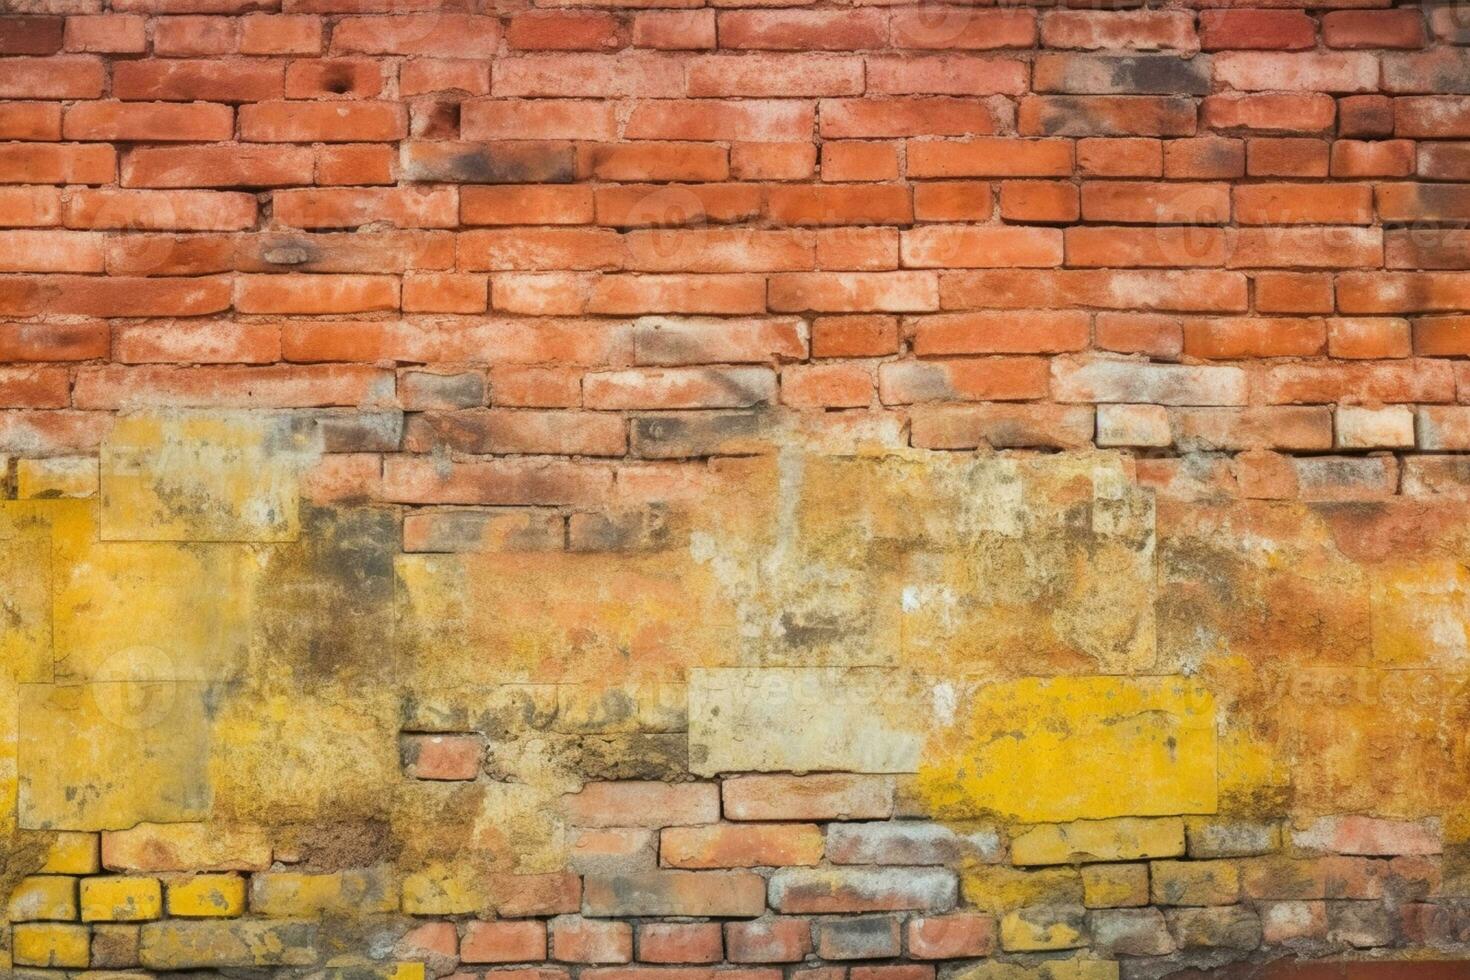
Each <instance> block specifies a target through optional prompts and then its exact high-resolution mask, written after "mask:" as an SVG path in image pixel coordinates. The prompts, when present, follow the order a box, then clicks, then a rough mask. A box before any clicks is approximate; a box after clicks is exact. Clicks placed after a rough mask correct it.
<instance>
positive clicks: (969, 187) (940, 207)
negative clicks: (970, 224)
mask: <svg viewBox="0 0 1470 980" xmlns="http://www.w3.org/2000/svg"><path fill="white" fill-rule="evenodd" d="M993 207H994V205H993V202H992V197H991V192H990V185H989V184H986V183H981V182H977V181H963V180H951V181H943V182H935V183H922V184H916V185H914V217H915V218H916V219H917V220H919V221H983V220H984V219H986V218H989V217H990V214H991V211H992V209H993Z"/></svg>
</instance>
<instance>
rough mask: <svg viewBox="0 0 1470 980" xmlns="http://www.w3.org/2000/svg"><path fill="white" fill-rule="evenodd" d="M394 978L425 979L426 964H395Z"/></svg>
mask: <svg viewBox="0 0 1470 980" xmlns="http://www.w3.org/2000/svg"><path fill="white" fill-rule="evenodd" d="M392 980H424V965H423V964H422V963H397V964H394V968H393V973H392Z"/></svg>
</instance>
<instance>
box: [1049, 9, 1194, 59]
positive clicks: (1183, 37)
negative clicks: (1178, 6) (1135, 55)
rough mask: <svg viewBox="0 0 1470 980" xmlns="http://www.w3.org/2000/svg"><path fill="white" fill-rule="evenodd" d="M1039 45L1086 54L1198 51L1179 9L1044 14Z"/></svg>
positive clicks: (1190, 19) (1191, 24)
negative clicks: (1082, 51)
mask: <svg viewBox="0 0 1470 980" xmlns="http://www.w3.org/2000/svg"><path fill="white" fill-rule="evenodd" d="M1027 43H1028V44H1029V42H1027ZM1041 43H1042V45H1043V46H1045V47H1048V48H1077V49H1081V50H1089V51H1091V50H1120V49H1133V50H1140V51H1158V50H1171V49H1172V50H1180V51H1190V50H1198V48H1199V38H1198V37H1196V36H1195V30H1194V17H1193V16H1192V15H1191V14H1189V13H1188V12H1187V11H1183V10H1137V11H1135V10H1119V11H1112V10H1056V11H1047V12H1046V13H1044V14H1042V16H1041Z"/></svg>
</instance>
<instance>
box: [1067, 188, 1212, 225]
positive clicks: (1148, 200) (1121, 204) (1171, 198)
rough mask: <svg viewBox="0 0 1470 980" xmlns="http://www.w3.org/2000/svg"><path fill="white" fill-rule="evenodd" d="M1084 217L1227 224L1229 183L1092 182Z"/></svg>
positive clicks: (1084, 202) (1085, 196)
mask: <svg viewBox="0 0 1470 980" xmlns="http://www.w3.org/2000/svg"><path fill="white" fill-rule="evenodd" d="M1082 217H1083V219H1084V220H1087V221H1113V222H1119V223H1130V224H1181V225H1209V224H1224V223H1225V222H1226V221H1228V220H1229V219H1230V188H1229V187H1228V186H1227V185H1225V184H1206V183H1171V184H1161V183H1144V182H1133V181H1090V182H1088V183H1085V184H1083V185H1082Z"/></svg>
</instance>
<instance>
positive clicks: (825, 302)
mask: <svg viewBox="0 0 1470 980" xmlns="http://www.w3.org/2000/svg"><path fill="white" fill-rule="evenodd" d="M769 303H770V308H771V309H772V310H773V311H776V312H785V313H796V312H801V311H803V310H811V311H814V312H818V313H868V312H872V313H921V312H924V311H927V310H934V309H937V308H938V306H939V294H938V283H937V282H936V281H935V278H934V274H933V273H928V272H871V273H864V272H849V273H795V272H793V273H782V274H779V275H774V276H772V277H771V278H770V299H769Z"/></svg>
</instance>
